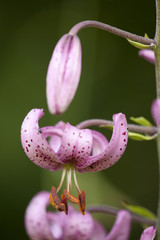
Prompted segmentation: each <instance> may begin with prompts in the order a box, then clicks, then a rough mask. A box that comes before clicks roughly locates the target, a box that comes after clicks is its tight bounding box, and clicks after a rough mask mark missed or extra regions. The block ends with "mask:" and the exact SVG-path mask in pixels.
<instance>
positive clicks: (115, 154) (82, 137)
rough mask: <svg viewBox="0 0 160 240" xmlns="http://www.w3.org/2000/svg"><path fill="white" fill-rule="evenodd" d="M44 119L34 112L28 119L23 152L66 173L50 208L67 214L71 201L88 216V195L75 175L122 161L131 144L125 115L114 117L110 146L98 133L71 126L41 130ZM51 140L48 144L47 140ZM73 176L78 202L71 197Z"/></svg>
mask: <svg viewBox="0 0 160 240" xmlns="http://www.w3.org/2000/svg"><path fill="white" fill-rule="evenodd" d="M43 115H44V113H43V109H33V110H31V111H30V112H29V113H28V114H27V116H26V117H25V119H24V121H23V124H22V128H21V141H22V146H23V149H24V151H25V153H26V155H27V156H28V157H29V159H30V160H31V161H32V162H33V163H35V164H36V165H38V166H40V167H42V168H45V169H48V170H50V171H56V170H58V169H63V172H62V178H61V181H60V184H59V186H58V187H57V189H55V188H54V187H52V192H51V196H50V200H51V204H52V205H53V206H54V207H55V208H56V209H58V210H61V211H62V210H63V211H65V212H66V214H67V200H69V201H71V202H73V203H77V204H79V206H80V210H81V212H82V214H85V193H84V190H82V191H81V190H80V188H79V185H78V182H77V178H76V171H78V172H81V173H82V172H96V171H101V170H104V169H106V168H109V167H111V166H112V165H114V164H115V163H116V162H117V161H118V160H119V159H120V158H121V156H122V155H123V153H124V151H125V149H126V146H127V141H128V128H127V121H126V118H125V115H124V114H122V113H118V114H115V115H114V116H113V124H114V128H113V133H112V137H111V139H110V141H109V142H108V140H107V139H106V138H105V136H104V135H103V134H101V133H100V132H98V131H94V130H90V129H78V128H76V127H74V126H72V125H70V124H69V123H66V124H65V123H63V122H59V123H58V124H57V125H55V126H48V127H43V128H39V124H38V121H39V119H40V118H41V117H42V116H43ZM48 137H50V140H49V142H48V141H47V140H46V138H48ZM72 173H73V176H74V182H75V186H76V189H77V191H78V198H75V197H73V196H72V195H71V194H70V191H71V179H72V177H71V174H72ZM65 175H67V186H66V190H64V194H63V198H62V202H61V201H60V200H59V199H58V196H57V193H58V191H59V190H60V188H61V186H62V184H63V181H64V178H65ZM57 199H58V201H57Z"/></svg>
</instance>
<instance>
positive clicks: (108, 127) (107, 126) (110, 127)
mask: <svg viewBox="0 0 160 240" xmlns="http://www.w3.org/2000/svg"><path fill="white" fill-rule="evenodd" d="M100 127H102V128H107V129H110V130H112V129H113V125H100Z"/></svg>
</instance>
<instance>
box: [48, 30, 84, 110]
mask: <svg viewBox="0 0 160 240" xmlns="http://www.w3.org/2000/svg"><path fill="white" fill-rule="evenodd" d="M80 74H81V43H80V40H79V38H78V36H77V35H74V36H72V35H70V34H65V35H64V36H63V37H62V38H61V39H60V40H59V42H58V43H57V45H56V47H55V49H54V51H53V55H52V58H51V60H50V63H49V67H48V72H47V87H46V94H47V103H48V108H49V111H50V112H51V113H52V114H61V113H63V112H64V111H65V110H66V109H67V107H68V106H69V104H70V102H71V101H72V99H73V97H74V95H75V92H76V89H77V86H78V83H79V79H80Z"/></svg>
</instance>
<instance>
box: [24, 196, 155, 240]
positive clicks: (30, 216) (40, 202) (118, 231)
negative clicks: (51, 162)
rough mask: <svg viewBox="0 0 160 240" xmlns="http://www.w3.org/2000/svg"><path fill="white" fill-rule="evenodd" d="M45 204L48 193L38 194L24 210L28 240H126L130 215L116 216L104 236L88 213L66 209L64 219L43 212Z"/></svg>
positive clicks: (99, 225) (124, 213)
mask: <svg viewBox="0 0 160 240" xmlns="http://www.w3.org/2000/svg"><path fill="white" fill-rule="evenodd" d="M48 204H49V193H48V192H40V193H38V194H37V195H36V196H35V197H34V198H33V199H32V200H31V202H30V203H29V205H28V207H27V209H26V213H25V228H26V231H27V234H28V236H29V237H30V239H31V240H44V239H45V240H73V239H74V240H128V236H129V232H130V225H131V215H130V213H129V212H128V211H126V210H121V211H119V212H118V214H117V218H116V221H115V223H114V225H113V228H112V230H111V231H110V233H109V234H107V233H106V231H105V229H104V228H103V226H102V225H101V224H100V223H99V222H97V221H95V220H94V219H93V218H92V216H91V215H90V213H88V212H86V215H85V216H82V215H81V214H80V213H79V212H76V211H75V210H74V209H73V208H70V209H69V213H68V216H66V215H65V214H64V213H61V214H60V213H53V212H50V211H47V210H46V208H47V206H48ZM142 240H149V239H142ZM150 240H151V239H150Z"/></svg>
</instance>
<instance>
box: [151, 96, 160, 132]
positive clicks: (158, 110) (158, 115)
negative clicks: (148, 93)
mask: <svg viewBox="0 0 160 240" xmlns="http://www.w3.org/2000/svg"><path fill="white" fill-rule="evenodd" d="M151 113H152V117H153V119H154V121H155V123H156V124H157V126H158V127H159V128H160V99H159V98H158V99H156V100H154V101H153V103H152V107H151Z"/></svg>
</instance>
